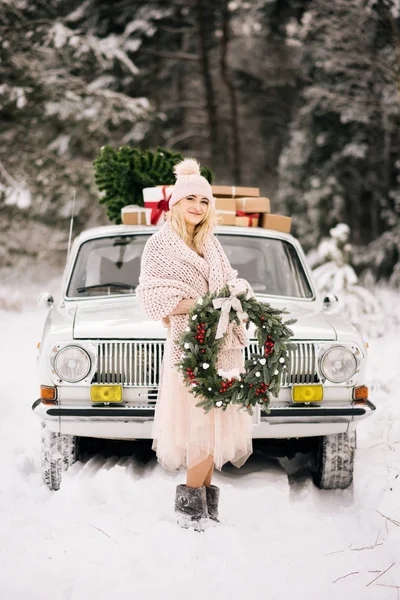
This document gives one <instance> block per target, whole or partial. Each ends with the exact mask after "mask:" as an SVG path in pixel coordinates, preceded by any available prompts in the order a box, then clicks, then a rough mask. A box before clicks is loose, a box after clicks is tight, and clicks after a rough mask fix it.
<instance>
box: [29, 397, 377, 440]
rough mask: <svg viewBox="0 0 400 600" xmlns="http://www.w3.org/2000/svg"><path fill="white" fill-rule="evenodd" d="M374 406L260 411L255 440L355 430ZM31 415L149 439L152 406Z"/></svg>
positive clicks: (57, 409) (76, 428)
mask: <svg viewBox="0 0 400 600" xmlns="http://www.w3.org/2000/svg"><path fill="white" fill-rule="evenodd" d="M375 408H376V407H375V406H374V404H372V402H370V401H369V400H367V401H366V402H365V404H358V403H352V404H351V405H347V406H329V407H328V406H326V407H325V406H285V407H276V406H275V407H274V406H273V407H271V410H270V412H269V413H266V412H264V411H261V419H260V422H259V424H257V426H256V427H254V428H253V437H254V438H264V437H265V438H275V437H276V438H285V437H307V436H314V435H315V436H317V435H329V434H330V433H340V432H344V431H347V430H348V429H349V428H354V427H355V424H356V423H357V422H358V421H359V420H361V419H363V418H365V417H368V416H369V415H371V414H372V413H373V412H374V411H375ZM32 410H33V411H34V413H35V414H36V415H37V416H38V417H39V418H40V419H42V420H45V421H46V424H47V425H48V427H49V429H51V430H52V431H61V430H62V432H63V433H67V434H70V435H82V436H87V437H100V438H101V437H104V438H121V439H139V438H140V439H142V438H151V437H152V436H151V428H152V423H153V419H154V410H155V406H154V405H149V404H141V405H138V406H126V405H123V406H101V407H100V406H85V407H82V406H76V407H63V406H57V405H54V406H49V405H47V406H46V405H44V404H42V403H41V401H40V400H36V402H34V403H33V405H32Z"/></svg>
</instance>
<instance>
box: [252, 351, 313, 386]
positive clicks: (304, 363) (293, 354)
mask: <svg viewBox="0 0 400 600" xmlns="http://www.w3.org/2000/svg"><path fill="white" fill-rule="evenodd" d="M292 343H293V344H294V345H295V346H296V348H295V349H294V350H289V365H288V368H287V370H286V371H285V372H284V373H282V377H281V386H282V387H285V386H288V385H293V384H295V383H296V384H298V383H318V382H319V377H318V373H317V359H316V352H315V346H314V344H312V343H309V342H297V343H296V342H292ZM252 353H255V354H262V352H261V350H260V347H259V345H258V344H257V343H256V342H255V343H252V344H250V345H249V346H248V347H247V348H245V359H246V360H247V359H248V358H249V357H250V354H252Z"/></svg>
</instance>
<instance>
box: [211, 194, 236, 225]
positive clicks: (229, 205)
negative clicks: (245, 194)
mask: <svg viewBox="0 0 400 600" xmlns="http://www.w3.org/2000/svg"><path fill="white" fill-rule="evenodd" d="M215 211H216V213H217V216H218V217H221V218H220V219H218V225H235V224H236V205H235V199H234V198H215Z"/></svg>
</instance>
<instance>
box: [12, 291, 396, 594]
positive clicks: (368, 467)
mask: <svg viewBox="0 0 400 600" xmlns="http://www.w3.org/2000/svg"><path fill="white" fill-rule="evenodd" d="M382 297H383V299H384V302H385V307H386V309H387V315H388V316H387V328H386V331H387V333H386V335H385V337H384V338H380V339H374V340H372V339H370V340H368V341H369V343H370V365H369V381H368V384H369V387H370V390H371V393H370V397H371V399H372V400H373V401H374V402H375V403H376V404H377V406H378V411H377V413H376V414H375V415H374V416H373V417H371V418H370V419H368V420H366V421H364V422H363V423H362V424H361V425H360V426H359V429H358V449H357V452H356V466H355V481H354V485H353V486H352V487H351V489H348V490H343V491H339V490H335V491H320V490H318V489H316V488H315V487H314V485H313V483H312V481H311V478H310V474H309V471H308V468H307V457H304V456H303V455H298V456H297V457H296V458H295V459H293V460H292V461H288V460H285V461H281V463H279V462H278V461H276V460H272V459H268V458H267V457H266V456H265V455H263V454H262V453H261V452H258V453H254V454H253V456H252V457H251V458H250V459H249V460H248V461H247V463H246V465H245V466H244V467H242V469H240V470H237V469H235V468H234V467H232V466H227V467H224V469H223V470H222V473H220V472H217V473H216V474H215V483H216V484H217V485H218V486H220V488H221V501H220V516H221V520H222V522H221V523H220V524H219V525H218V526H217V527H215V528H211V529H208V530H206V531H205V532H204V533H201V534H199V533H196V532H194V531H191V530H182V529H180V528H179V527H178V526H177V525H176V524H175V519H174V513H173V499H174V493H175V486H176V485H177V484H178V483H182V482H184V473H183V472H180V473H176V474H170V473H167V472H165V471H163V470H162V469H161V467H160V466H159V465H158V464H157V462H156V460H155V458H154V456H150V460H147V461H146V456H147V454H146V452H145V451H143V450H141V449H140V448H139V449H137V448H136V447H135V445H134V444H132V455H128V456H127V455H126V452H125V454H124V453H122V455H121V452H119V454H114V455H111V456H110V455H108V456H103V455H102V454H101V453H100V452H97V453H94V454H87V455H85V457H84V459H83V460H81V461H79V462H78V463H76V464H75V465H74V466H73V467H72V468H71V469H70V470H69V471H68V472H67V473H65V474H64V479H63V484H62V486H61V489H60V491H58V492H51V491H49V490H48V488H47V487H46V486H45V485H44V483H43V482H42V479H41V473H40V458H39V438H40V423H39V420H38V419H37V418H36V417H35V416H34V415H33V413H32V412H31V408H30V407H31V405H32V402H33V401H34V400H35V399H36V398H37V394H38V382H37V380H36V365H35V355H36V344H37V342H38V341H39V339H40V336H41V330H42V324H43V320H44V312H41V311H36V310H32V309H29V312H22V313H17V312H4V311H3V312H0V332H1V347H0V364H1V373H2V390H3V393H2V396H3V397H2V414H1V419H0V448H1V454H0V472H1V479H0V514H1V519H0V597H1V599H2V600H17V599H18V600H19V599H21V600H35V599H40V600H47V599H51V600H87V598H88V597H92V598H96V600H106V599H109V598H118V599H121V600H124V599H125V598H126V599H128V598H129V599H131V598H142V599H144V600H148V599H151V600H153V599H154V600H158V599H164V598H175V599H177V600H180V599H181V598H185V599H188V600H197V599H200V598H201V599H204V598H208V599H211V600H213V599H214V598H229V599H230V600H236V599H239V598H240V599H242V598H244V597H247V598H269V599H270V600H275V599H283V600H285V599H289V598H290V599H291V598H293V597H296V598H301V599H303V598H304V599H306V598H307V600H309V599H314V598H318V597H320V598H324V600H330V599H339V598H340V599H341V600H347V599H352V600H353V599H354V598H356V599H362V600H369V599H371V600H375V599H382V600H384V599H388V600H392V599H393V600H396V599H399V598H400V398H399V395H398V393H397V391H396V390H397V385H400V366H399V365H400V349H399V334H400V324H399V318H398V314H396V313H395V310H398V309H397V306H396V302H398V295H395V294H393V293H387V294H386V296H382ZM147 449H148V448H147ZM283 467H285V468H283ZM385 571H386V572H385ZM374 580H375V581H374Z"/></svg>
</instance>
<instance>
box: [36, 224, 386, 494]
mask: <svg viewBox="0 0 400 600" xmlns="http://www.w3.org/2000/svg"><path fill="white" fill-rule="evenodd" d="M155 231H157V227H156V226H128V225H114V226H106V227H99V228H96V229H90V230H87V231H84V232H83V233H82V234H81V235H79V237H78V238H77V239H76V240H75V242H74V244H73V246H72V249H71V252H70V254H69V257H68V260H67V265H66V269H65V272H64V277H63V281H62V290H61V296H60V299H59V300H58V302H56V303H55V302H54V300H53V298H52V296H50V295H49V294H46V293H45V294H42V297H41V302H42V304H45V305H47V306H48V307H49V311H48V315H47V319H46V322H45V325H44V331H43V337H42V341H41V343H40V350H39V355H38V372H39V378H40V398H39V399H38V400H36V402H34V404H33V406H32V409H33V411H34V412H35V414H36V415H37V416H38V417H39V418H40V419H41V421H42V466H43V475H44V479H45V481H46V483H47V485H48V486H49V487H50V489H55V490H56V489H59V487H60V483H61V479H62V472H63V471H64V470H66V469H67V468H68V467H69V466H70V465H71V464H72V463H73V462H74V461H76V460H77V457H78V449H79V439H80V438H81V437H89V438H90V437H92V438H113V439H125V440H137V439H144V438H151V429H152V422H153V417H154V409H155V405H156V402H157V394H158V386H159V377H160V369H161V364H162V359H163V350H164V343H165V338H166V332H167V330H166V329H165V327H164V326H163V324H162V323H161V322H155V321H151V320H149V318H148V317H147V316H146V315H145V314H144V313H143V312H142V311H141V309H140V307H139V305H138V301H137V299H136V297H135V287H136V286H137V284H138V278H139V272H140V261H141V256H142V252H143V247H144V244H145V242H146V240H147V239H148V238H149V236H150V235H152V234H153V233H154V232H155ZM216 235H217V236H218V238H219V240H220V241H221V244H222V245H223V247H224V249H225V251H226V254H227V256H228V257H229V260H230V262H231V264H232V266H233V267H234V268H236V269H237V270H238V272H239V275H240V276H242V277H244V278H245V279H247V280H248V281H249V283H250V284H251V286H252V288H253V290H254V292H255V294H256V297H257V299H258V300H260V301H265V302H268V303H270V304H271V305H272V306H273V307H276V308H281V309H283V308H286V309H287V310H288V311H289V314H287V315H283V318H284V320H287V319H289V318H295V319H297V322H296V323H295V324H294V325H292V326H291V329H292V330H293V333H294V335H293V338H292V340H291V341H292V342H293V343H294V345H295V350H291V352H290V367H289V369H288V370H287V371H286V372H285V374H284V375H283V376H282V381H281V390H280V394H279V397H278V398H273V399H272V402H271V407H270V408H271V411H270V413H269V414H265V413H264V412H261V414H260V413H259V412H258V417H254V423H253V424H254V427H253V432H254V434H253V437H254V438H272V439H277V440H281V441H282V442H284V441H285V440H289V439H290V440H296V439H298V438H309V440H310V439H311V441H312V442H313V444H312V448H313V452H314V456H315V460H314V466H313V475H314V481H315V483H316V484H317V485H318V486H319V487H321V488H345V487H347V486H348V485H350V483H351V482H352V478H353V463H354V450H355V445H356V436H355V429H356V425H357V423H358V421H359V420H360V419H362V418H364V417H366V416H368V415H370V414H372V412H373V411H374V410H375V406H374V405H373V404H372V403H371V402H370V400H369V399H368V388H367V386H366V380H365V373H366V361H367V347H366V344H365V342H364V340H363V338H362V336H361V334H360V333H359V331H358V330H357V329H356V328H355V327H353V326H352V325H351V324H349V323H346V322H345V321H343V320H342V319H341V318H339V317H338V316H335V315H334V314H332V305H333V304H334V303H335V302H336V300H337V298H336V297H333V296H328V297H326V298H324V299H323V298H321V296H320V295H319V293H318V291H317V289H316V286H315V283H314V281H313V278H312V273H311V271H310V269H309V267H308V265H307V262H306V259H305V255H304V252H303V250H302V248H301V246H300V244H299V242H298V241H297V240H296V239H295V238H294V237H293V236H291V235H290V234H286V233H281V232H278V231H273V230H267V229H261V228H246V227H229V226H220V227H218V228H217V230H216ZM249 333H250V340H251V343H250V346H249V347H248V348H246V349H245V351H244V352H245V355H247V354H248V352H249V351H250V352H256V351H257V350H258V347H257V342H256V339H255V334H254V328H253V329H252V326H251V327H250V329H249ZM193 401H196V400H195V398H194V399H193ZM256 414H257V413H255V415H256Z"/></svg>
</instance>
